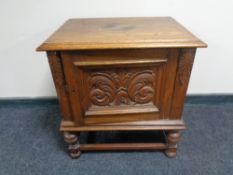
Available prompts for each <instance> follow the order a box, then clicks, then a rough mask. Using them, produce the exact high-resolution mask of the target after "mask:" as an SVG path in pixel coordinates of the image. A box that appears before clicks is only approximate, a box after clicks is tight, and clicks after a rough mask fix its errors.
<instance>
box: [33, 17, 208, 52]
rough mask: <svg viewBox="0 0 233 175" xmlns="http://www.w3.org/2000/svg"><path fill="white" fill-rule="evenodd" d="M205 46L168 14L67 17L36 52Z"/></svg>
mask: <svg viewBox="0 0 233 175" xmlns="http://www.w3.org/2000/svg"><path fill="white" fill-rule="evenodd" d="M162 47H166V48H174V47H207V45H206V44H205V43H204V42H202V41H201V40H200V39H198V38H197V37H195V36H194V35H193V34H192V33H191V32H189V31H188V30H187V29H185V28H184V27H183V26H182V25H180V24H179V23H178V22H176V21H175V20H174V19H173V18H171V17H141V18H87V19H69V20H68V21H66V22H65V23H64V24H63V25H62V26H61V27H60V28H59V29H58V30H57V31H56V32H55V33H53V34H52V35H51V36H50V37H49V38H48V39H47V40H46V41H45V42H43V43H42V44H41V45H40V46H39V47H38V48H37V51H52V50H54V51H55V50H87V49H121V48H122V49H124V48H162Z"/></svg>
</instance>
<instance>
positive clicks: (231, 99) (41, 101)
mask: <svg viewBox="0 0 233 175" xmlns="http://www.w3.org/2000/svg"><path fill="white" fill-rule="evenodd" d="M219 103H233V94H229V95H188V96H187V97H186V102H185V104H219ZM17 104H20V105H58V99H57V98H56V97H37V98H26V97H25V98H14V97H13V98H1V97H0V107H1V106H4V105H17Z"/></svg>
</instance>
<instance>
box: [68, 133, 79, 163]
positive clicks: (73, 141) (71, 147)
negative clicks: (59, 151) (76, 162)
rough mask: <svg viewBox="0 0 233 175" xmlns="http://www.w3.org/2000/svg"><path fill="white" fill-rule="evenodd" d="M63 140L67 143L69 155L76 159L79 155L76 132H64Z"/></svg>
mask: <svg viewBox="0 0 233 175" xmlns="http://www.w3.org/2000/svg"><path fill="white" fill-rule="evenodd" d="M64 140H65V142H66V143H68V151H69V155H70V157H71V158H72V159H76V158H78V157H79V156H80V155H81V151H80V144H79V137H78V135H76V134H73V133H69V132H64Z"/></svg>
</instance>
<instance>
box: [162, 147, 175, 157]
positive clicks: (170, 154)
mask: <svg viewBox="0 0 233 175" xmlns="http://www.w3.org/2000/svg"><path fill="white" fill-rule="evenodd" d="M164 153H165V155H166V156H167V157H169V158H173V157H176V149H174V150H173V149H167V150H165V152H164Z"/></svg>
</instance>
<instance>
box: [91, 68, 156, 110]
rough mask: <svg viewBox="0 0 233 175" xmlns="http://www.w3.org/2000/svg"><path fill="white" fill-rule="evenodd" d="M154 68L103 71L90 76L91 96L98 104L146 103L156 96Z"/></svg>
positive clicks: (92, 100)
mask: <svg viewBox="0 0 233 175" xmlns="http://www.w3.org/2000/svg"><path fill="white" fill-rule="evenodd" d="M154 80H155V75H154V72H153V71H152V70H144V71H131V72H127V71H124V70H118V71H101V72H93V73H91V74H90V76H89V87H90V93H89V97H90V100H91V102H92V104H94V105H97V106H107V105H109V106H111V105H131V104H146V103H149V102H151V101H152V99H153V97H154Z"/></svg>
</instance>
